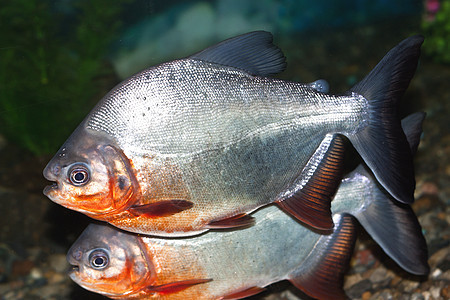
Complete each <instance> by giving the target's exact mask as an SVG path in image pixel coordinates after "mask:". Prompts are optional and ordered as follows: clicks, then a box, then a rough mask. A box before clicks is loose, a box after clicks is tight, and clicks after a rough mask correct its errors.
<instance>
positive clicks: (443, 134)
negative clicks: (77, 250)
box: [0, 1, 450, 299]
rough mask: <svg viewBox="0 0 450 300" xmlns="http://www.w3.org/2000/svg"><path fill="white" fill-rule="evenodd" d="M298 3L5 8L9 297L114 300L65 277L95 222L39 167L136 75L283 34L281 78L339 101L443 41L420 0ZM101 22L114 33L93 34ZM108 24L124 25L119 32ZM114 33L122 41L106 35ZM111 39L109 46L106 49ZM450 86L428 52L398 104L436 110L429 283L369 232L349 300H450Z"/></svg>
mask: <svg viewBox="0 0 450 300" xmlns="http://www.w3.org/2000/svg"><path fill="white" fill-rule="evenodd" d="M231 2H233V3H234V1H230V3H231ZM294 2H295V1H258V3H259V6H258V5H255V4H253V6H252V1H249V3H250V4H248V3H246V4H243V3H242V1H240V2H239V3H242V7H240V9H236V8H233V6H232V5H231V4H228V5H225V4H224V1H215V2H213V1H209V2H200V1H189V2H185V1H165V2H164V4H161V2H159V1H123V3H122V2H120V5H117V6H114V7H111V11H107V9H106V8H105V7H107V3H106V2H105V1H103V2H102V1H92V3H91V4H87V1H79V3H81V4H78V6H77V5H75V4H74V3H72V2H71V1H60V2H52V1H39V2H38V1H29V4H28V6H26V7H24V6H21V5H22V4H18V3H19V2H18V1H16V2H13V1H5V3H4V9H3V10H2V12H1V13H0V17H1V16H3V17H4V18H3V21H2V18H0V24H2V26H1V28H4V29H3V31H4V34H3V35H2V36H0V62H1V64H0V67H1V68H2V70H1V74H0V80H1V81H0V125H1V128H0V299H102V298H103V297H101V296H98V295H96V294H93V293H90V292H87V291H85V290H83V289H82V288H80V287H78V286H76V285H75V284H73V283H72V282H71V281H70V279H69V278H68V277H67V276H66V270H67V268H68V265H67V264H66V263H65V258H64V255H65V253H66V251H67V250H68V248H69V247H70V245H71V244H72V243H73V241H74V240H75V239H76V238H77V236H78V235H79V234H80V233H81V231H82V230H83V229H84V228H85V226H86V225H87V224H88V223H89V222H90V220H89V218H87V217H85V216H83V215H82V214H79V213H76V212H73V211H69V210H67V209H64V208H62V207H60V206H58V205H56V204H54V203H52V202H51V201H50V200H49V199H47V198H46V197H45V196H43V195H42V189H43V188H44V186H45V185H46V184H48V183H47V182H46V181H45V179H44V178H43V177H42V170H43V168H44V167H45V165H46V163H47V162H48V160H49V159H50V158H51V156H52V155H53V153H54V152H56V150H57V149H58V147H59V146H60V145H61V144H62V142H64V140H65V139H66V138H67V137H68V135H69V134H70V133H71V132H72V131H73V129H74V128H75V126H76V125H77V124H78V123H79V122H80V121H81V120H82V118H83V117H84V115H85V114H86V113H87V112H88V111H89V110H90V108H91V107H92V106H93V105H94V104H95V103H96V102H97V101H98V100H99V99H100V97H101V96H102V95H104V94H105V93H106V92H107V91H108V90H109V89H110V88H112V87H113V86H114V85H115V84H116V83H117V82H119V81H120V80H121V78H123V77H124V76H127V75H129V72H135V71H138V70H139V69H142V68H145V67H147V66H149V65H151V64H155V63H157V62H159V61H162V60H164V59H166V58H173V57H182V56H186V55H189V54H190V53H192V52H195V51H198V50H200V49H201V48H202V47H204V46H207V45H208V44H211V43H212V42H215V41H217V40H220V39H222V38H226V37H229V36H231V35H233V34H237V33H243V32H246V31H250V30H255V29H264V30H270V31H272V32H274V34H275V43H276V44H278V45H279V46H280V47H281V48H282V49H283V51H284V52H285V54H286V56H287V61H288V68H287V70H286V71H285V72H284V73H283V74H281V75H280V77H282V78H286V79H290V80H297V81H303V82H311V81H314V80H316V79H318V78H324V79H326V80H327V81H328V82H329V84H330V88H331V92H332V93H340V92H344V91H345V90H347V89H348V88H349V87H351V86H352V85H353V84H354V83H356V82H357V81H358V80H360V79H361V78H362V77H363V76H364V75H365V74H367V72H368V71H369V70H370V69H371V68H372V67H373V66H374V65H375V64H376V63H377V62H378V61H379V59H381V57H382V56H383V55H384V54H385V53H386V52H387V51H388V50H389V49H390V48H391V47H393V46H394V45H396V44H397V43H398V42H399V41H400V40H402V39H403V38H405V37H407V36H409V35H411V34H416V33H425V34H428V35H425V38H426V39H430V40H431V39H432V38H434V36H431V33H427V32H424V30H423V29H422V22H423V18H424V17H423V16H424V12H423V11H422V2H421V1H411V3H410V5H409V6H402V7H407V8H408V9H403V10H401V9H399V6H396V5H395V2H393V1H373V2H374V3H375V4H370V5H369V4H368V2H367V1H342V3H344V4H343V5H342V6H341V7H336V5H334V6H333V4H332V3H333V2H332V1H316V2H314V3H313V4H311V3H310V2H306V1H305V2H302V1H298V2H296V3H294ZM400 2H401V1H399V3H400ZM108 3H109V2H108ZM402 3H403V2H402ZM83 5H85V6H83ZM371 5H372V6H371ZM261 6H264V7H266V10H264V9H262V10H261V9H260V7H261ZM386 7H388V10H386ZM113 9H116V10H117V11H115V12H114V11H112V10H113ZM80 11H84V12H86V17H85V18H83V17H81V16H79V15H78V12H80ZM87 11H90V14H89V13H87ZM6 16H7V17H8V18H7V20H8V21H9V22H8V23H5V22H6V21H5V17H6ZM31 16H35V17H34V18H33V17H31ZM96 16H97V17H98V18H96ZM96 19H98V20H101V21H102V22H104V24H103V25H101V24H100V25H98V24H97V25H96V24H95V22H94V21H95V20H96ZM111 20H116V21H117V20H119V21H120V22H119V23H121V24H118V23H117V24H116V23H114V24H115V25H114V26H111V24H112V23H108V22H111ZM2 22H3V23H2ZM83 24H84V25H83ZM105 24H106V25H105ZM107 24H110V25H109V26H107ZM55 26H56V27H58V26H59V27H58V28H55ZM83 26H84V27H83ZM96 26H97V27H96ZM83 28H84V29H83ZM86 28H87V29H86ZM19 29H20V30H21V31H17V30H19ZM106 29H108V30H109V31H111V32H114V34H111V35H110V36H107V35H108V34H107V33H105V32H103V31H102V30H106ZM83 30H84V31H83ZM96 30H99V31H96ZM433 34H435V33H433ZM102 35H103V38H104V40H102V41H100V40H98V41H97V42H95V41H96V37H97V36H102ZM145 40H147V42H146V43H144V42H143V41H145ZM447 42H448V41H447ZM142 44H144V46H142ZM139 45H140V46H139ZM140 47H141V48H140ZM142 47H143V48H142ZM140 49H145V50H144V51H143V53H144V54H142V53H141V52H139V51H141V50H140ZM436 61H438V62H436ZM127 62H128V63H127ZM136 68H137V69H136ZM60 72H61V73H60ZM80 77H81V78H80ZM83 78H84V80H81V79H83ZM449 79H450V65H448V64H445V63H443V62H441V61H440V60H439V58H438V57H437V55H436V54H433V55H427V54H425V55H422V58H421V61H420V65H419V67H418V70H417V73H416V76H415V77H414V79H413V81H412V83H411V85H410V87H409V89H408V91H407V93H406V95H405V96H404V100H403V102H402V105H401V108H400V111H401V114H402V115H407V114H409V113H411V112H415V111H425V112H427V118H426V122H425V124H424V134H423V139H422V142H421V145H420V147H419V151H418V153H417V156H416V159H415V163H416V175H417V178H416V179H417V190H416V199H417V200H416V204H415V205H414V206H413V208H414V209H415V211H416V213H417V214H418V216H419V220H420V222H421V224H422V227H423V230H424V234H425V237H426V239H427V243H428V245H429V251H430V257H431V259H430V265H431V267H432V270H431V273H430V274H431V275H430V276H429V277H428V278H418V277H415V276H411V275H408V274H407V273H405V272H403V271H402V270H400V269H399V268H398V267H397V266H396V265H395V264H394V263H393V262H392V261H391V260H390V259H389V258H388V257H387V256H386V255H384V254H383V253H382V251H381V250H380V249H379V248H378V247H377V246H376V245H375V244H374V243H373V242H372V241H371V240H370V238H369V237H368V236H367V235H365V234H364V233H362V239H361V240H362V242H361V243H359V244H358V245H357V247H356V251H355V254H354V259H353V261H352V265H351V269H350V270H349V276H348V278H347V280H346V285H345V290H346V292H347V294H348V295H349V296H350V297H351V298H355V299H357V298H362V297H365V299H369V298H370V297H373V298H374V299H375V298H377V297H378V298H381V299H388V298H389V295H390V296H391V297H394V298H398V299H400V298H402V297H403V298H404V299H408V298H410V297H417V299H422V298H420V297H419V296H420V295H421V296H422V297H425V298H426V297H431V299H445V298H446V295H447V294H446V293H450V291H449V290H448V284H449V282H450V251H449V249H450V242H449V241H450V229H449V228H450V226H449V223H450V214H449V202H450V158H449V157H450V155H449V154H450V121H449V118H448V116H449V114H450V101H449V98H450V93H449V89H448V82H449ZM374 274H375V275H377V274H379V276H378V277H379V278H377V276H375V275H374ZM380 278H381V279H380ZM446 287H447V288H446ZM286 289H287V290H289V291H290V292H292V293H294V294H295V295H297V296H300V297H303V296H304V295H301V294H300V293H298V292H296V291H295V289H293V288H292V287H291V286H290V285H289V284H288V283H281V284H277V285H275V286H273V287H270V288H269V291H268V292H266V293H264V294H263V296H256V297H255V299H260V298H262V297H265V299H283V297H286ZM283 291H284V293H283ZM389 293H390V294H389ZM439 297H440V298H439ZM403 298H402V299H403Z"/></svg>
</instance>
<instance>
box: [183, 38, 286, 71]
mask: <svg viewBox="0 0 450 300" xmlns="http://www.w3.org/2000/svg"><path fill="white" fill-rule="evenodd" d="M272 42H273V36H272V34H271V33H270V32H267V31H253V32H249V33H246V34H242V35H239V36H236V37H233V38H230V39H227V40H225V41H222V42H220V43H218V44H216V45H213V46H211V47H209V48H206V49H205V50H202V51H200V52H198V53H195V54H193V55H191V56H189V58H192V59H199V60H203V61H207V62H210V63H215V64H219V65H224V66H229V67H233V68H238V69H241V70H244V71H246V72H248V73H250V74H252V75H259V76H269V75H274V74H278V73H281V72H283V71H284V69H286V58H285V57H284V54H283V52H282V51H281V50H280V48H278V47H277V46H275V45H274V44H273V43H272Z"/></svg>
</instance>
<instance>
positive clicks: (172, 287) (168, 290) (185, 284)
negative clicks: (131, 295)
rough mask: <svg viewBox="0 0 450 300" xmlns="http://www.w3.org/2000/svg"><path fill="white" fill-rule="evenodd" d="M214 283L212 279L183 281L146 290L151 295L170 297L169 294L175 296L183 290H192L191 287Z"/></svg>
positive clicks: (150, 287)
mask: <svg viewBox="0 0 450 300" xmlns="http://www.w3.org/2000/svg"><path fill="white" fill-rule="evenodd" d="M210 281H212V279H190V280H182V281H175V282H171V283H166V284H162V285H154V286H148V287H146V288H145V290H146V291H147V292H149V293H158V294H160V295H168V294H175V293H178V292H181V291H182V290H185V289H187V288H190V287H191V286H194V285H197V284H202V283H207V282H210Z"/></svg>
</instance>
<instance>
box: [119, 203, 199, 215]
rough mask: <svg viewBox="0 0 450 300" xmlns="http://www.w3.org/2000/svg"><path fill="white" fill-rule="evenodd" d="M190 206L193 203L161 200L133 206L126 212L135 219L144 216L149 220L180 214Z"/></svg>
mask: <svg viewBox="0 0 450 300" xmlns="http://www.w3.org/2000/svg"><path fill="white" fill-rule="evenodd" d="M192 206H193V203H192V202H190V201H187V200H163V201H158V202H155V203H149V204H143V205H134V206H132V207H130V208H129V209H128V210H129V211H130V213H131V214H133V215H134V216H136V217H138V216H145V217H150V218H159V217H167V216H170V215H173V214H176V213H179V212H182V211H183V210H186V209H189V208H191V207H192Z"/></svg>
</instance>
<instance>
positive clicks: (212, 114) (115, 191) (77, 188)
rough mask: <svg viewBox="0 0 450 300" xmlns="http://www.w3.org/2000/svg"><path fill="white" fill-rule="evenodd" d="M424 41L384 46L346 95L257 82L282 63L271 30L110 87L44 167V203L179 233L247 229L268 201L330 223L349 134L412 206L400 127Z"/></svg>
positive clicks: (309, 220)
mask: <svg viewBox="0 0 450 300" xmlns="http://www.w3.org/2000/svg"><path fill="white" fill-rule="evenodd" d="M422 42H423V38H422V37H420V36H413V37H410V38H408V39H406V40H404V41H403V42H401V43H400V44H399V45H397V46H396V47H395V48H393V49H392V50H391V51H390V52H389V53H388V54H387V55H386V56H385V57H384V58H383V59H382V60H381V61H380V63H379V64H378V65H377V66H376V67H375V68H374V69H373V70H372V71H371V72H370V73H369V75H367V76H366V77H365V78H364V79H363V80H362V81H361V82H360V83H358V84H357V85H356V86H354V87H353V88H352V89H351V90H350V91H348V92H347V93H345V94H344V95H331V94H326V93H324V92H323V90H324V91H326V90H327V89H328V88H327V87H326V86H325V87H323V86H321V83H320V82H319V84H315V83H312V84H301V83H296V82H289V81H284V80H280V79H274V78H268V77H266V76H268V75H271V74H275V73H279V72H281V71H282V70H283V69H284V68H285V65H286V63H285V58H284V56H283V54H282V52H281V51H280V50H279V49H278V48H277V47H276V46H274V45H273V44H272V35H271V34H270V33H268V32H252V33H248V34H245V35H242V36H238V37H235V38H232V39H229V40H227V41H224V42H222V43H219V44H217V45H215V46H212V47H210V48H207V49H206V50H203V51H201V52H199V53H197V54H194V55H192V56H190V57H188V58H185V59H180V60H175V61H171V62H167V63H163V64H161V65H158V66H155V67H151V68H149V69H147V70H145V71H142V72H140V73H138V74H136V75H134V76H132V77H130V78H129V79H127V80H125V81H124V82H122V83H121V84H119V85H118V86H116V87H115V88H114V89H113V90H112V91H111V92H110V93H109V94H107V95H106V96H105V97H104V98H103V99H102V100H101V101H100V102H99V103H98V105H97V106H96V107H95V108H94V109H93V110H92V111H91V112H90V113H89V115H88V116H87V117H86V119H85V120H84V121H83V122H82V123H81V124H80V125H79V127H78V128H77V129H76V131H75V132H74V133H73V134H72V135H71V136H70V137H69V139H68V140H67V141H66V143H65V144H64V145H63V146H62V148H61V149H60V150H59V151H58V153H57V154H56V155H55V157H54V158H53V159H52V160H51V161H50V162H49V163H48V165H47V167H46V168H45V170H44V176H45V178H47V179H48V180H50V181H55V182H56V183H55V184H53V185H50V186H48V187H46V188H45V190H44V194H46V195H47V196H48V197H49V198H50V199H51V200H53V201H55V202H57V203H59V204H61V205H63V206H65V207H67V208H70V209H74V210H77V211H80V212H83V213H85V214H86V215H88V216H90V217H92V218H95V219H98V220H103V221H107V222H109V223H111V224H113V225H115V226H117V227H119V228H122V229H124V230H127V231H132V232H137V233H143V234H155V235H161V236H186V235H193V234H198V233H201V232H204V231H206V230H208V229H211V228H231V227H239V226H246V225H248V224H251V223H252V222H253V220H252V218H251V217H250V216H249V215H248V214H249V213H250V212H252V211H254V210H256V209H257V208H259V207H261V206H264V205H267V204H269V203H277V204H278V205H279V206H280V207H282V208H283V209H284V210H286V211H287V212H289V213H291V214H292V215H293V216H295V217H296V218H297V219H299V220H301V221H302V222H305V223H306V224H308V225H310V226H313V227H315V228H318V229H323V230H329V229H331V228H332V227H333V222H332V219H331V211H330V202H331V198H332V196H333V195H334V193H335V191H336V189H337V186H338V184H339V182H340V180H341V178H342V175H341V172H342V162H343V159H342V157H343V154H344V150H345V140H344V138H343V137H344V136H346V137H347V138H348V139H349V140H350V141H351V143H352V144H353V146H354V147H355V148H356V150H357V151H358V152H359V154H360V155H361V156H362V158H363V159H364V161H365V163H366V164H367V165H368V166H369V167H370V169H371V170H372V171H373V172H374V174H375V177H376V178H377V180H378V181H379V182H380V183H381V184H382V185H383V187H384V188H386V190H388V191H389V192H390V193H391V195H393V197H394V198H395V199H397V200H398V201H401V202H405V203H411V202H412V201H413V191H414V186H415V181H414V170H413V164H412V157H411V153H410V151H409V147H408V143H407V141H406V138H405V136H404V133H403V131H402V130H401V126H400V120H399V119H398V118H397V110H396V107H397V102H398V100H399V98H400V97H401V95H402V94H403V93H404V90H405V89H406V88H407V86H408V84H409V81H410V80H411V78H412V76H413V74H414V71H415V68H416V65H417V60H418V57H419V54H420V45H421V44H422Z"/></svg>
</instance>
